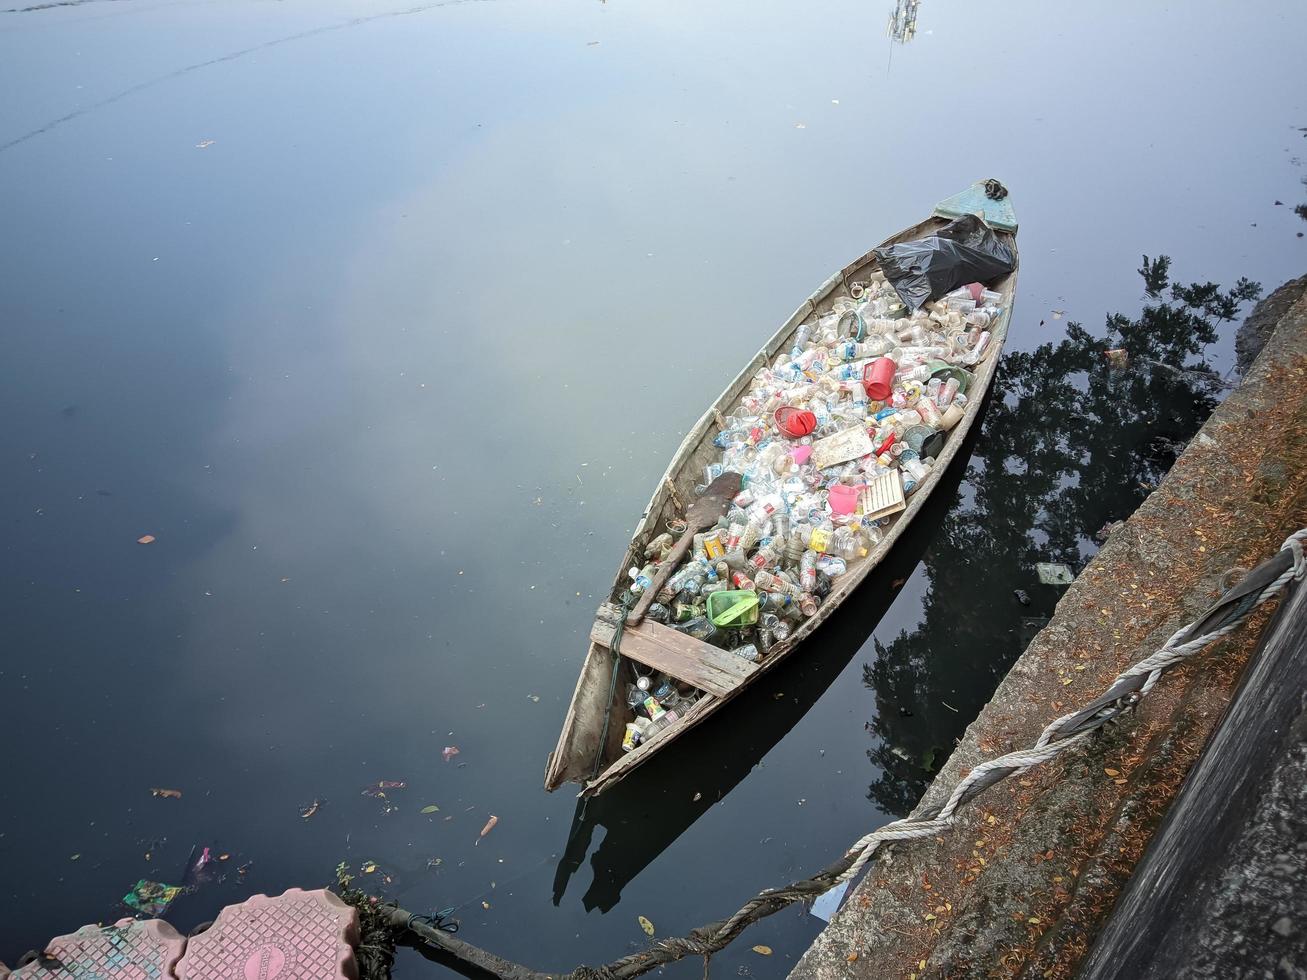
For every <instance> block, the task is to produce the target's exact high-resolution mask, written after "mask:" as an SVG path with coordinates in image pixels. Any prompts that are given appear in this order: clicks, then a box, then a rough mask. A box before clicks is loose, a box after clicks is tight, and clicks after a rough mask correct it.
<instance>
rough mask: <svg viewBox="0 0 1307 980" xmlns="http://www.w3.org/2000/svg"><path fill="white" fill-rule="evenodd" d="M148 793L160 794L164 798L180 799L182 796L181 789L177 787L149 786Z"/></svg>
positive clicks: (152, 794)
mask: <svg viewBox="0 0 1307 980" xmlns="http://www.w3.org/2000/svg"><path fill="white" fill-rule="evenodd" d="M150 795H151V796H160V797H162V798H163V799H165V800H180V799H181V798H182V791H181V790H179V789H159V788H158V787H156V786H151V787H150Z"/></svg>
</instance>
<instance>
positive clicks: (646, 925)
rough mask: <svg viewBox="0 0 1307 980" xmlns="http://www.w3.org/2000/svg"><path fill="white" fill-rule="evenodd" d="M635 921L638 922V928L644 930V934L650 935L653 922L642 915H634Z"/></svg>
mask: <svg viewBox="0 0 1307 980" xmlns="http://www.w3.org/2000/svg"><path fill="white" fill-rule="evenodd" d="M635 921H636V922H638V923H640V928H641V929H643V930H644V934H645V935H646V936H652V935H653V934H654V924H653V923H652V922H650V921H649V920H648V919H646V918H645V917H644V916H643V915H638V916H636V918H635Z"/></svg>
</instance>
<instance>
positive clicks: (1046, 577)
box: [1035, 561, 1076, 585]
mask: <svg viewBox="0 0 1307 980" xmlns="http://www.w3.org/2000/svg"><path fill="white" fill-rule="evenodd" d="M1035 572H1036V574H1038V575H1039V581H1041V582H1042V583H1044V584H1045V585H1070V584H1071V583H1072V582H1074V581H1075V578H1076V577H1075V575H1074V574H1073V573H1072V571H1071V567H1070V566H1069V565H1063V564H1060V563H1057V562H1046V561H1041V562H1036V563H1035Z"/></svg>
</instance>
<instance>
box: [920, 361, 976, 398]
mask: <svg viewBox="0 0 1307 980" xmlns="http://www.w3.org/2000/svg"><path fill="white" fill-rule="evenodd" d="M926 367H927V368H928V369H929V370H930V376H931V377H932V378H939V380H940V381H947V380H948V379H949V378H954V379H955V380H956V381H957V383H958V391H960V392H962V394H964V395H965V394H966V393H967V389H968V388H970V387H971V381H972V375H971V372H970V371H967V370H965V369H964V368H960V367H957V366H956V365H953V364H949V363H948V362H947V361H931V362H930V363H929V364H927V365H926Z"/></svg>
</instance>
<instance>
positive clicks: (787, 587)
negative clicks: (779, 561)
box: [754, 571, 803, 598]
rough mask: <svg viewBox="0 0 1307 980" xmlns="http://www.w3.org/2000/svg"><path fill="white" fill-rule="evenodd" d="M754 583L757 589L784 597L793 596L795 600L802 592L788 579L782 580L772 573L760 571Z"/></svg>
mask: <svg viewBox="0 0 1307 980" xmlns="http://www.w3.org/2000/svg"><path fill="white" fill-rule="evenodd" d="M754 581H755V582H756V583H757V584H758V588H760V589H764V590H766V591H767V592H782V593H784V594H785V595H789V596H794V597H795V598H798V597H799V596H800V595H802V594H803V590H802V589H800V588H799V587H798V586H797V585H795V584H794V583H793V582H790V581H789V580H788V579H785V578H782V577H781V576H779V575H776V574H774V573H772V572H768V571H760V572H759V573H758V574H757V575H756V576H755V577H754Z"/></svg>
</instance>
